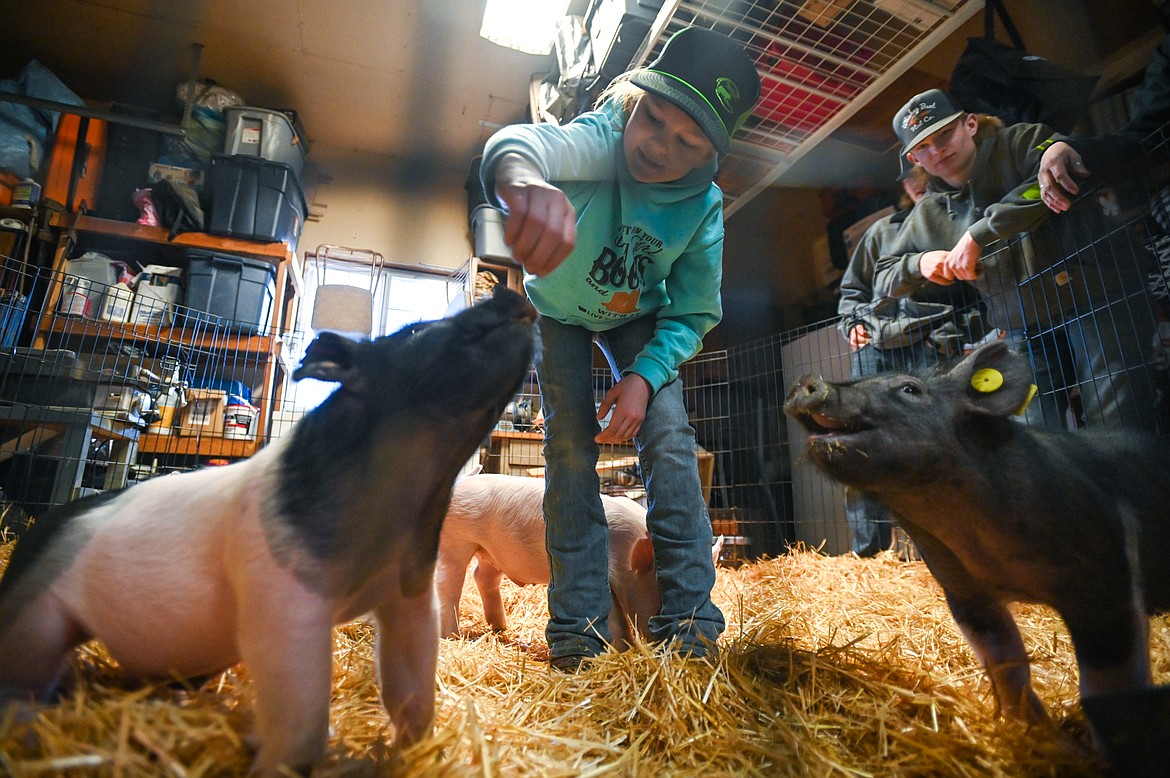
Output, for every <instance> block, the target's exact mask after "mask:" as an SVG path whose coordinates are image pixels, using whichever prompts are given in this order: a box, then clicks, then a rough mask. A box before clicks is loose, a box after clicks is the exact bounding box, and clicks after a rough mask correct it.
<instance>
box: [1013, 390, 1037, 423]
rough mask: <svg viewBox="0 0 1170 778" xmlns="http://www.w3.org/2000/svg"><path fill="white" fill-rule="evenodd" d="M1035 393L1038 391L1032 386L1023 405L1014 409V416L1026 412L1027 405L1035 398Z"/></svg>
mask: <svg viewBox="0 0 1170 778" xmlns="http://www.w3.org/2000/svg"><path fill="white" fill-rule="evenodd" d="M1037 391H1039V390H1038V389H1037V388H1036V384H1032V388H1031V389H1029V390H1028V397H1027V399H1026V400H1024V404H1023V405H1021V406H1020V407H1019V408H1017V409H1016V416H1020V415H1022V414H1023V413H1024V411H1026V410H1028V405H1029V404H1030V403H1031V402H1032V398H1033V397H1035V396H1036V392H1037Z"/></svg>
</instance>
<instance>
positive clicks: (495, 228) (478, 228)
mask: <svg viewBox="0 0 1170 778" xmlns="http://www.w3.org/2000/svg"><path fill="white" fill-rule="evenodd" d="M471 232H472V235H474V236H475V256H477V257H479V258H480V259H507V260H510V259H512V249H511V247H509V246H508V244H507V243H505V242H504V214H503V212H502V211H500V210H499V209H498V208H493V207H492V206H490V205H477V206H476V207H475V209H474V210H472V212H471Z"/></svg>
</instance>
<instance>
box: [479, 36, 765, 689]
mask: <svg viewBox="0 0 1170 778" xmlns="http://www.w3.org/2000/svg"><path fill="white" fill-rule="evenodd" d="M759 90H760V84H759V76H758V75H757V73H756V70H755V66H754V64H753V63H752V61H751V60H750V59H749V58H748V56H747V55H746V53H745V52H744V50H743V48H742V47H741V46H740V45H739V44H737V43H735V42H734V41H732V40H731V39H729V38H727V37H726V36H724V35H721V34H719V33H717V32H714V31H712V30H707V29H702V28H687V29H684V30H681V31H679V32H678V33H676V34H675V35H674V36H673V37H672V38H671V39H670V40H669V41H668V42H667V44H666V46H665V47H664V48H663V49H662V52H661V54H660V55H659V57H658V58H657V59H656V60H655V61H654V62H652V63H651V64H650V65H649V66H647V67H646V68H640V69H635V70H632V71H630V72H628V73H626V74H624V75H622V76H619V77H618V78H617V79H615V81H614V83H613V84H611V85H610V87H609V88H608V89H607V90H606V91H605V93H604V94H603V95H602V96H601V98H600V100H599V107H598V108H597V110H595V111H592V112H589V113H586V114H584V115H582V116H580V117H578V118H576V119H575V120H573V121H572V122H569V123H568V124H565V125H563V126H557V125H549V124H538V125H516V126H512V127H507V128H504V129H502V130H500V131H499V132H497V133H496V134H495V135H494V136H493V137H492V138H491V139H490V140H489V141H488V143H487V146H486V147H485V149H484V156H483V163H482V175H483V178H484V191H485V192H487V193H488V196H489V197H491V198H493V200H494V202H495V204H497V205H502V206H503V207H504V208H505V209H506V210H507V212H508V216H507V222H506V224H505V230H504V239H505V241H506V242H507V243H508V244H509V245H510V246H511V247H512V252H513V257H514V258H515V259H516V261H517V262H519V263H520V264H521V265H523V266H524V268H525V270H526V275H525V282H524V283H525V289H526V290H527V292H528V296H529V298H530V299H531V300H532V303H533V305H535V306H536V309H537V311H539V313H540V319H539V322H538V328H539V332H540V340H541V352H540V356H539V357H538V360H537V364H536V370H537V376H538V379H539V383H540V390H541V399H542V410H543V413H544V416H545V424H546V431H545V444H544V448H545V460H546V464H547V467H546V478H547V483H546V487H545V497H544V515H545V519H546V522H547V534H546V541H547V546H548V553H549V562H550V568H551V580H550V582H549V588H548V606H549V623H548V627H547V630H546V635H547V637H548V643H549V651H550V661H551V663H552V666H553V667H554V668H556V669H559V670H563V671H568V672H574V671H576V670H578V669H579V668H580V667H581V666H582V664H583V663H584V662H586V661H587V660H588V659H589V658H591V657H594V656H596V655H598V654H600V653H601V652H602V651H603V650H604V649H605V648H606V646H607V645H608V644H609V642H610V638H611V636H610V635H609V630H608V627H607V624H606V619H607V617H608V614H609V611H610V608H611V607H612V598H611V595H610V589H609V580H608V572H607V571H608V557H607V527H606V521H605V512H604V510H603V509H602V504H601V497H600V481H599V479H598V476H597V470H596V465H597V460H598V455H599V448H598V446H599V444H608V443H621V442H623V441H627V440H630V439H633V441H634V444H635V446H636V447H637V449H638V453H639V456H640V459H641V465H642V475H643V479H644V482H645V486H646V491H647V503H648V504H647V508H648V513H647V523H648V525H649V529H650V536H651V540H652V543H653V548H654V558H655V567H656V575H657V580H658V586H659V590H660V592H661V597H662V604H661V608H660V611H659V614H658V615H657V616H654V617H652V618H651V619H650V624H649V628H650V633H651V635H652V636H653V638H654V639H655V640H656V641H660V642H662V643H667V644H670V645H671V646H672V648H673V649H674V650H676V651H678V652H680V653H683V654H691V655H696V656H708V655H711V654H713V653H714V652H715V650H716V649H715V641H716V639H717V638H718V637H719V635H720V634H721V633H722V632H723V629H724V619H723V614H722V613H721V612H720V611H719V609H718V607H716V606H715V604H714V603H713V602H712V601H711V588H712V586H713V584H714V581H715V569H714V564H713V562H712V559H711V523H710V519H709V517H708V514H707V508H706V505H705V503H704V500H703V497H702V490H701V486H700V482H699V474H698V467H697V463H696V458H695V432H694V429H693V428H692V427H691V425H690V423H689V421H688V419H687V411H686V407H685V406H684V404H683V396H682V385H681V382H680V381H679V378H678V370H679V366H680V365H681V364H682V363H683V362H685V361H686V360H688V359H690V358H691V357H693V356H694V355H695V354H697V353H698V352H699V350H700V349H701V348H702V339H703V336H704V335H706V334H707V333H708V332H709V331H710V330H711V329H712V328H713V327H714V326H715V325H716V324H718V322H719V320H720V318H721V317H722V306H721V303H720V295H719V286H720V280H721V277H722V257H723V194H722V192H721V191H720V190H719V188H718V187H717V186H716V185H715V183H714V177H715V171H716V168H717V158H718V155H720V154H724V153H726V152H727V151H728V149H729V148H730V143H731V136H732V134H733V133H734V132H735V131H736V130H737V129H738V128H739V126H740V125H741V124H742V123H743V121H744V120H745V119H746V118H747V117H748V115H749V114H750V113H751V110H752V107H753V105H754V104H755V102H756V100H757V99H758V96H759ZM595 341H596V342H597V344H598V346H599V347H600V348H601V350H602V352H603V353H604V354H605V356H606V359H607V360H608V362H609V364H610V367H611V369H612V370H613V373H614V377H615V379H616V380H617V383H616V384H615V385H614V387H613V388H612V389H610V390H609V392H607V393H606V395H605V397H604V398H603V399H602V401H601V405H600V408H598V406H597V405H596V404H595V401H594V395H593V376H592V366H593V343H594V342H595ZM611 411H612V417H611V419H610V422H609V425H608V426H607V427H606V428H605V429H604V430H602V429H601V427H600V424H599V420H601V419H604V418H605V417H606V416H607V415H608V414H610V413H611Z"/></svg>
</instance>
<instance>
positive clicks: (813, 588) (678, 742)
mask: <svg viewBox="0 0 1170 778" xmlns="http://www.w3.org/2000/svg"><path fill="white" fill-rule="evenodd" d="M10 550H11V544H0V568H2V567H3V565H4V564H5V563H6V560H7V557H8V554H9V553H10ZM468 581H469V583H468V585H467V588H466V589H465V593H464V598H463V604H462V616H461V623H462V624H463V626H464V628H465V630H467V631H468V633H469V637H467V638H465V639H461V640H444V641H443V644H442V646H441V648H440V655H439V669H438V678H437V685H436V690H437V705H436V709H437V716H436V725H435V735H434V737H433V738H431V739H429V740H426V741H424V742H422V743H420V744H418V745H416V746H415V747H413V748H412V749H410V750H407V751H402V750H399V749H395V748H394V747H393V746H392V744H391V735H392V732H391V728H390V725H389V724H388V720H387V718H386V716H385V714H384V713H383V711H382V709H381V707H380V703H379V701H378V697H377V687H376V682H375V677H374V665H373V660H372V645H373V629H372V627H371V626H370V625H369V624H368V623H366V622H364V621H357V622H354V623H352V624H349V625H346V626H344V627H342V628H339V629H337V630H336V631H335V647H336V651H335V659H334V682H335V683H334V690H333V702H332V707H331V723H332V735H331V739H330V743H329V755H328V761H327V762H326V764H325V765H324V766H323V767H322V769H321V770H320V771H319V774H321V775H325V776H372V775H405V776H415V775H417V776H496V775H501V776H542V777H543V776H570V775H571V776H660V775H662V776H715V775H767V776H830V775H831V776H871V775H873V776H884V775H897V776H938V775H947V776H952V775H953V776H975V775H978V776H985V775H991V776H997V775H1002V776H1045V775H1049V776H1082V775H1083V776H1088V775H1099V774H1101V771H1102V769H1103V766H1102V765H1101V764H1100V763H1099V762H1098V761H1096V760H1095V759H1094V758H1093V757H1092V755H1091V754H1090V752H1089V751H1088V747H1087V743H1088V735H1087V732H1086V730H1085V722H1084V717H1083V715H1082V714H1081V712H1080V708H1079V706H1078V704H1077V692H1076V669H1075V665H1074V662H1073V657H1072V651H1071V647H1070V644H1069V640H1068V633H1067V632H1066V631H1065V629H1064V627H1063V625H1062V624H1061V622H1060V620H1059V619H1058V618H1057V617H1056V616H1055V614H1053V613H1052V612H1051V611H1049V610H1048V609H1045V608H1041V607H1032V606H1022V607H1018V608H1016V609H1015V610H1016V613H1017V617H1018V620H1019V622H1020V624H1021V627H1022V630H1023V632H1024V640H1025V642H1026V644H1027V645H1028V647H1029V650H1030V651H1031V652H1032V657H1033V674H1034V678H1035V683H1036V687H1037V691H1038V693H1039V694H1040V696H1041V698H1042V699H1043V700H1044V702H1045V705H1046V706H1047V707H1048V709H1049V711H1050V712H1051V713H1052V715H1053V721H1054V723H1053V724H1052V725H1051V726H1047V725H1045V726H1037V727H1033V728H1031V729H1025V728H1024V727H1022V726H1018V725H1014V724H1011V723H1009V722H1005V721H1003V720H1002V719H999V718H997V717H996V715H995V712H994V703H993V701H992V699H991V696H990V687H989V685H988V683H987V681H986V680H985V678H984V676H983V673H982V671H981V670H980V669H979V668H978V666H977V665H976V664H975V661H974V658H973V656H972V654H971V652H970V651H969V650H968V648H967V646H966V644H965V642H964V641H963V638H962V636H961V635H960V634H959V633H958V631H957V629H956V628H955V626H954V624H953V622H952V620H951V617H950V615H949V613H948V612H947V610H946V606H945V603H944V601H943V598H942V593H941V590H940V589H939V588H938V586H937V585H936V584H935V582H934V581H933V579H932V578H931V577H930V575H929V573H928V572H927V571H926V569H925V567H924V566H923V564H922V563H921V562H917V561H911V562H904V561H900V560H899V559H898V557H897V556H895V555H894V554H892V553H886V554H882V555H880V556H878V557H876V558H872V559H865V560H862V559H857V558H855V557H852V556H848V557H825V556H821V555H818V554H816V553H814V552H812V551H808V550H802V551H798V552H795V553H792V554H788V555H785V556H783V557H781V558H777V559H771V560H763V561H758V562H754V563H751V564H747V565H744V566H742V567H739V568H736V569H732V568H720V570H719V575H718V582H717V585H716V590H715V593H714V596H715V599H716V602H717V604H719V606H720V607H721V608H722V609H723V611H724V613H725V614H726V616H727V621H728V628H727V632H726V634H725V635H724V637H723V639H722V640H721V648H722V651H721V655H720V658H719V660H718V662H716V663H715V664H714V665H711V664H708V663H705V662H702V661H697V660H687V661H683V660H680V659H678V658H676V657H673V656H670V655H669V654H664V653H663V652H661V651H655V650H652V649H651V648H649V647H646V646H640V647H638V648H635V649H634V650H632V651H629V652H626V653H624V654H611V655H605V656H604V657H602V658H600V659H599V660H597V661H596V662H595V663H594V664H593V665H592V666H590V667H589V668H588V669H586V670H585V671H584V672H583V673H581V674H579V675H562V674H559V673H553V672H550V670H549V668H548V664H547V655H548V649H547V646H546V644H545V641H544V636H543V629H544V621H545V618H546V610H545V602H544V594H545V592H544V587H540V586H530V587H517V586H514V585H512V584H511V583H510V582H508V581H505V582H504V592H503V594H504V601H505V604H506V607H507V610H508V618H509V624H510V629H509V630H508V632H506V633H503V634H499V635H496V634H492V633H490V632H488V631H487V628H486V625H485V623H484V621H483V615H482V610H481V608H480V603H479V598H478V593H477V592H476V591H475V588H474V585H472V584H471V583H470V576H468ZM1152 635H1153V648H1152V654H1153V657H1154V664H1155V678H1156V680H1158V681H1159V682H1161V683H1165V682H1167V681H1170V619H1167V618H1166V617H1163V618H1160V619H1158V620H1156V621H1155V622H1154V624H1153V628H1152ZM74 667H75V673H74V675H75V681H74V685H73V686H72V688H71V690H70V691H69V692H68V693H67V694H66V695H65V696H64V697H63V698H62V699H61V700H60V701H59V702H57V703H55V704H52V705H47V706H42V707H38V708H30V707H27V706H26V707H20V708H10V709H9V710H8V711H7V713H5V714H3V715H0V774H5V773H10V774H12V775H14V776H18V777H20V776H42V775H71V776H72V775H87V776H88V775H95V776H107V775H109V776H158V775H173V776H231V775H241V774H243V773H244V772H245V771H246V770H247V767H248V765H249V762H250V758H251V757H250V752H249V750H248V746H247V742H246V737H247V733H248V732H249V731H250V725H249V720H248V716H249V713H248V711H249V703H248V695H249V690H250V685H249V682H248V676H247V670H246V668H243V667H239V666H238V667H235V668H232V669H230V670H228V671H227V672H225V673H223V674H221V675H218V676H215V677H213V678H210V679H206V680H205V681H203V682H202V684H191V683H186V684H180V683H175V684H171V685H165V684H161V685H156V686H152V687H149V688H145V689H143V688H141V687H136V686H133V685H131V684H127V683H124V682H123V681H122V679H120V677H119V675H118V671H117V668H116V666H115V665H114V664H113V663H112V662H111V661H110V660H109V659H108V657H106V655H105V654H104V653H103V651H102V649H101V648H100V646H97V645H95V644H90V645H87V646H86V647H85V648H84V650H82V651H80V652H79V653H78V658H77V660H76V661H75V663H74Z"/></svg>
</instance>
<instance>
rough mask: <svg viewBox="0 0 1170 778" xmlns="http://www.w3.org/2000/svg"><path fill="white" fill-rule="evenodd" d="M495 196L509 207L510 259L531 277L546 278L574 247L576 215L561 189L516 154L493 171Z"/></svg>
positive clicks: (506, 227)
mask: <svg viewBox="0 0 1170 778" xmlns="http://www.w3.org/2000/svg"><path fill="white" fill-rule="evenodd" d="M496 195H497V196H498V197H499V199H500V200H501V201H502V202H503V203H504V204H505V205H506V206H508V218H507V221H506V222H505V223H504V242H505V243H507V244H508V245H509V246H511V247H512V258H513V259H514V260H516V262H518V263H519V264H520V265H522V266H523V267H524V269H525V270H527V271H528V272H529V273H532V274H533V275H538V276H543V275H548V274H549V273H551V272H552V271H553V270H555V269H556V268H557V266H558V265H560V264H561V262H563V261H564V259H565V257H567V256H569V252H570V251H572V250H573V246H575V245H576V244H577V211H576V210H575V209H574V208H573V204H572V203H570V202H569V198H568V197H566V196H565V193H564V192H562V191H561V190H560V189H557V188H556V187H555V186H553V185H552V184H550V183H548V182H547V181H545V180H544V179H543V178H542V177H541V175H540V172H539V170H537V169H536V167H535V165H533V164H532V163H531V162H529V161H528V160H526V159H524V158H523V157H521V156H519V155H517V154H507V155H505V156H504V157H503V158H502V159H501V160H500V162H499V164H498V165H497V167H496Z"/></svg>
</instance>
